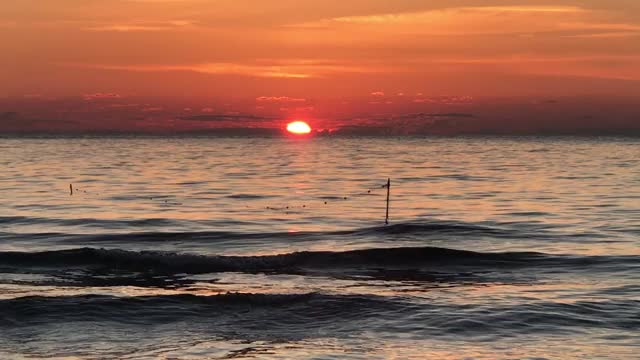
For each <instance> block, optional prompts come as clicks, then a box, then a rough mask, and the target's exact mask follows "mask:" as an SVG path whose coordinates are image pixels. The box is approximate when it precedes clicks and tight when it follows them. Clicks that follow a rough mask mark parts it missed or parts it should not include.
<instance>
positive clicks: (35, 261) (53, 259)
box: [0, 247, 640, 274]
mask: <svg viewBox="0 0 640 360" xmlns="http://www.w3.org/2000/svg"><path fill="white" fill-rule="evenodd" d="M638 266H640V257H638V256H571V255H550V254H543V253H534V252H503V253H483V252H474V251H466V250H455V249H447V248H437V247H399V248H378V249H363V250H351V251H342V252H332V251H305V252H296V253H288V254H281V255H265V256H204V255H190V254H179V253H172V252H155V251H141V252H137V251H127V250H119V249H97V248H78V249H70V250H57V251H45V252H0V267H3V268H7V267H9V268H14V269H25V268H38V267H45V268H63V269H64V268H78V267H81V268H101V269H113V270H118V271H123V270H128V271H141V272H155V273H160V274H179V273H185V274H202V273H216V272H245V273H258V272H265V273H304V272H305V271H313V270H325V271H327V270H329V271H339V270H340V269H367V268H369V269H379V268H385V269H416V268H417V269H433V270H439V271H444V270H450V271H455V270H457V269H469V268H471V269H480V270H500V269H513V268H530V269H538V270H539V271H554V269H558V268H561V269H564V270H565V271H568V270H571V269H576V270H579V269H585V270H589V271H595V270H598V269H604V270H609V271H613V270H615V269H622V270H629V269H633V268H637V267H638Z"/></svg>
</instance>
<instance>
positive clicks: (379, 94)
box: [371, 91, 384, 96]
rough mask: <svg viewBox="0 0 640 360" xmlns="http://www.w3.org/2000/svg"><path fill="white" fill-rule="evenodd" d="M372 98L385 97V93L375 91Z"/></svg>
mask: <svg viewBox="0 0 640 360" xmlns="http://www.w3.org/2000/svg"><path fill="white" fill-rule="evenodd" d="M371 96H384V91H374V92H372V93H371Z"/></svg>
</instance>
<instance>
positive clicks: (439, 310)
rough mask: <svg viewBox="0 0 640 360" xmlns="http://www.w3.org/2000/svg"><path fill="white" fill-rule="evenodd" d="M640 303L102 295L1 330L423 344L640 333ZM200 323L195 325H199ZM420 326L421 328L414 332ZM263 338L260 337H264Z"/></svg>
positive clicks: (23, 307) (49, 301)
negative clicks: (383, 339) (105, 325)
mask: <svg viewBox="0 0 640 360" xmlns="http://www.w3.org/2000/svg"><path fill="white" fill-rule="evenodd" d="M638 306H640V301H638V300H607V301H577V302H573V303H565V302H554V301H533V302H528V303H518V304H503V305H500V304H496V305H484V306H476V305H472V304H455V303H443V302H431V301H426V300H424V299H423V300H419V299H410V298H406V297H384V296H371V295H368V296H365V295H334V294H323V293H306V294H222V295H213V296H195V295H157V296H142V297H115V296H103V295H82V296H60V297H42V296H34V297H22V298H14V299H9V300H0V328H5V329H7V328H9V329H12V328H16V327H23V326H29V325H36V326H40V325H46V324H55V325H56V326H60V324H61V323H74V324H78V323H89V324H91V325H89V326H95V324H96V323H99V322H117V323H122V324H130V325H140V326H148V325H154V324H168V323H176V322H187V323H189V324H190V328H191V329H194V330H195V329H200V331H209V332H217V333H222V332H225V331H227V330H229V331H232V332H234V334H236V335H238V334H239V333H245V335H246V334H247V333H251V334H252V335H253V336H256V335H258V334H264V336H265V337H269V336H273V335H274V334H277V336H285V337H291V336H302V337H307V336H313V335H311V334H314V333H317V332H316V331H311V330H313V329H317V328H318V326H322V328H323V331H326V332H339V331H347V332H349V333H353V332H354V331H362V330H367V331H374V332H381V333H384V332H392V333H394V334H395V336H397V335H398V334H403V333H411V334H412V335H419V336H426V335H428V336H436V337H446V336H454V337H459V336H461V335H464V336H477V337H486V336H494V337H503V336H513V335H514V334H531V333H561V332H573V331H575V330H576V329H580V331H585V330H586V329H590V328H591V329H595V328H599V329H616V330H622V331H635V330H640V315H638V313H637V311H635V309H637V308H638ZM195 319H197V321H194V320H195ZM416 324H420V326H416ZM258 336H260V335H258Z"/></svg>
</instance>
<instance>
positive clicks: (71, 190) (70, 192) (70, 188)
mask: <svg viewBox="0 0 640 360" xmlns="http://www.w3.org/2000/svg"><path fill="white" fill-rule="evenodd" d="M69 196H73V184H69Z"/></svg>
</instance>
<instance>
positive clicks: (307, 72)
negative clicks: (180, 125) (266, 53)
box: [59, 59, 380, 79]
mask: <svg viewBox="0 0 640 360" xmlns="http://www.w3.org/2000/svg"><path fill="white" fill-rule="evenodd" d="M59 65H62V66H70V67H79V68H88V69H99V70H118V71H134V72H170V71H189V72H196V73H201V74H208V75H239V76H250V77H261V78H291V79H305V78H316V77H323V76H326V75H329V74H336V73H369V72H376V71H379V70H380V69H376V68H372V67H363V66H354V65H344V64H339V63H335V62H334V63H330V62H326V61H322V60H305V59H303V60H299V59H292V60H259V61H256V62H255V63H252V64H243V63H217V62H216V63H202V64H184V65H159V64H141V65H108V64H86V63H62V64H59Z"/></svg>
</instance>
